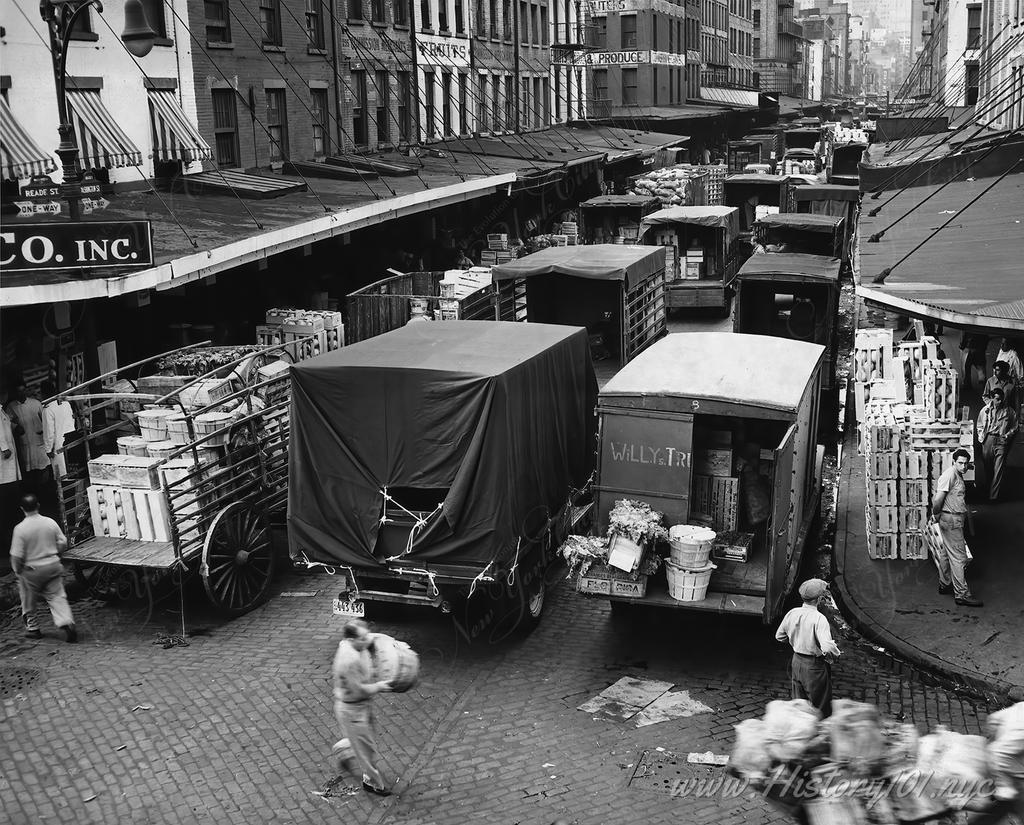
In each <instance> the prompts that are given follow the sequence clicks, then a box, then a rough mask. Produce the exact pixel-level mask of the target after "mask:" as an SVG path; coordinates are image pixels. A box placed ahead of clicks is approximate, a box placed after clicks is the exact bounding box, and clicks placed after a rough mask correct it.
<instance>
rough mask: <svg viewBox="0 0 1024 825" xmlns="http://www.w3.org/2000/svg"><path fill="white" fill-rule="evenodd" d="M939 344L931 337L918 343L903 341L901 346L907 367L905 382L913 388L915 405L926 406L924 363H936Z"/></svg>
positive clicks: (902, 356) (923, 338) (923, 337)
mask: <svg viewBox="0 0 1024 825" xmlns="http://www.w3.org/2000/svg"><path fill="white" fill-rule="evenodd" d="M938 351H939V342H938V341H937V340H936V339H935V338H933V337H931V336H924V335H923V336H922V337H921V338H920V339H919V340H917V341H903V342H901V343H900V345H899V353H900V357H901V358H902V359H903V363H904V367H905V380H906V381H907V382H909V383H910V385H911V386H912V387H913V398H908V399H907V400H908V401H912V402H913V403H914V404H924V362H925V361H934V360H936V359H937V358H938V357H939V356H938Z"/></svg>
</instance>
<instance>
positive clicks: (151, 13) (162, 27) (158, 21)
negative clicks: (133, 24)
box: [142, 0, 167, 40]
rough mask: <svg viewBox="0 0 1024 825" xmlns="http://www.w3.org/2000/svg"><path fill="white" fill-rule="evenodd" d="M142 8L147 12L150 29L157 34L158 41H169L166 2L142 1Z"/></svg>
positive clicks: (160, 0)
mask: <svg viewBox="0 0 1024 825" xmlns="http://www.w3.org/2000/svg"><path fill="white" fill-rule="evenodd" d="M142 8H143V10H144V11H145V12H146V20H148V21H149V27H150V28H151V29H152V30H153V31H154V32H156V36H157V38H158V39H162V40H166V39H167V22H166V20H165V19H164V0H142Z"/></svg>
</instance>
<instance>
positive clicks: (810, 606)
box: [775, 579, 839, 717]
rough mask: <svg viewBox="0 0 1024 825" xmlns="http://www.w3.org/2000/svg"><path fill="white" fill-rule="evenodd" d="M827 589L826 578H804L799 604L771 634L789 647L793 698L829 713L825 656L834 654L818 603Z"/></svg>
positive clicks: (828, 667)
mask: <svg viewBox="0 0 1024 825" xmlns="http://www.w3.org/2000/svg"><path fill="white" fill-rule="evenodd" d="M827 592H828V582H826V581H823V580H822V579H808V580H807V581H805V582H804V583H803V584H801V585H800V598H801V599H803V602H804V603H803V604H802V605H801V606H800V607H794V608H793V609H792V610H790V611H789V612H788V613H787V614H786V616H785V618H783V620H782V624H780V625H779V629H778V631H776V633H775V638H776V639H778V640H779V641H780V642H787V643H788V644H789V645H790V646H791V647H792V648H793V661H792V664H791V668H790V687H791V688H792V695H793V698H794V699H807V700H808V701H809V702H810V703H811V704H812V705H814V707H816V708H817V709H818V710H819V711H821V715H822V716H823V717H824V716H830V715H831V714H832V665H831V663H830V661H829V659H827V658H826V657H827V656H838V655H839V648H838V647H837V646H836V643H835V642H834V641H833V640H832V629H831V628H830V627H829V624H828V619H827V618H825V616H824V615H823V614H822V613H820V612H819V611H818V605H819V604H820V603H821V600H822V598H824V596H825V594H826V593H827Z"/></svg>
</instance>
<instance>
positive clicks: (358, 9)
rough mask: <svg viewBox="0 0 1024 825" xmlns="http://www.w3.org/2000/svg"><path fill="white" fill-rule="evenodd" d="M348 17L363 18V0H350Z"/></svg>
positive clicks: (352, 18) (350, 18)
mask: <svg viewBox="0 0 1024 825" xmlns="http://www.w3.org/2000/svg"><path fill="white" fill-rule="evenodd" d="M348 19H349V20H362V19H363V0H348Z"/></svg>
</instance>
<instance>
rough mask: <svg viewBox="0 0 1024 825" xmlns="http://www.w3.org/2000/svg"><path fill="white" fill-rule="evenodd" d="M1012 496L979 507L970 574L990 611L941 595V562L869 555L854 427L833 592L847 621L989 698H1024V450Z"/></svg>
mask: <svg viewBox="0 0 1024 825" xmlns="http://www.w3.org/2000/svg"><path fill="white" fill-rule="evenodd" d="M1009 463H1010V464H1012V465H1015V466H1012V467H1010V468H1008V473H1007V475H1008V477H1007V479H1006V480H1005V482H1004V483H1006V485H1007V492H1009V493H1010V495H1009V498H1010V501H1008V502H1003V503H1000V504H988V503H985V504H972V505H971V508H972V515H973V525H974V533H973V535H970V534H969V535H968V537H967V542H968V544H969V546H970V547H971V552H972V553H973V554H974V562H973V563H972V564H971V566H970V567H969V568H968V571H967V579H968V582H969V583H970V585H971V589H972V591H973V592H974V594H975V595H976V596H978V598H980V599H982V600H983V601H984V602H985V606H984V607H982V608H969V607H958V606H957V605H956V604H954V602H953V598H952V597H951V596H940V595H939V594H938V592H937V587H938V577H937V575H936V570H935V566H934V564H933V562H932V561H931V560H930V559H929V560H927V561H901V560H892V561H890V560H873V559H870V558H868V554H867V549H866V547H867V544H866V528H865V524H864V505H865V501H864V499H865V492H864V459H863V458H862V457H861V456H859V455H858V454H857V446H856V428H855V427H849V428H847V434H846V441H845V443H844V445H843V466H842V469H841V472H840V479H839V506H838V512H837V518H836V538H835V552H834V560H833V578H834V583H833V591H834V593H835V596H836V598H837V601H839V602H840V606H841V608H842V610H843V613H844V615H845V616H846V618H847V619H848V620H849V621H850V622H851V624H853V625H854V627H855V628H856V629H857V630H858V631H860V632H861V633H862V634H863V635H865V636H866V637H867V638H869V639H871V640H872V641H874V642H876V643H877V644H880V645H882V646H883V647H885V648H888V649H889V650H891V651H893V652H894V653H896V654H897V655H899V656H901V657H903V658H905V659H907V660H909V661H911V662H913V663H914V664H918V665H921V666H923V667H925V668H930V669H932V670H935V671H938V672H940V673H942V674H944V675H946V676H948V677H951V678H953V679H955V680H959V681H962V682H964V683H966V684H968V685H970V686H971V687H974V688H975V689H978V690H981V691H983V692H985V693H987V694H996V695H999V696H1003V697H1008V698H1011V699H1013V700H1015V701H1020V700H1022V699H1024V641H1022V639H1021V636H1020V628H1021V626H1022V625H1024V606H1022V605H1024V600H1022V599H1021V595H1020V592H1021V583H1022V582H1024V495H1022V493H1024V466H1022V465H1024V449H1022V448H1021V447H1020V446H1019V445H1018V447H1017V449H1016V450H1015V451H1014V454H1013V455H1011V461H1010V462H1009Z"/></svg>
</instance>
